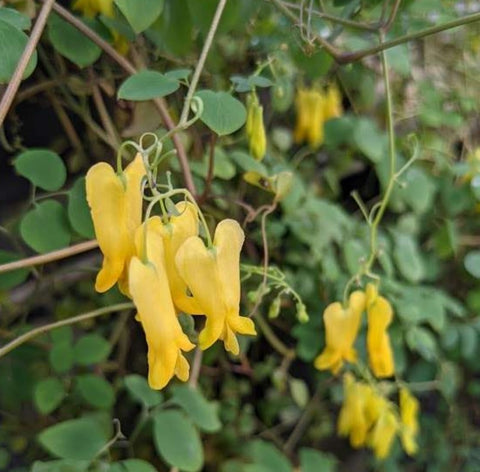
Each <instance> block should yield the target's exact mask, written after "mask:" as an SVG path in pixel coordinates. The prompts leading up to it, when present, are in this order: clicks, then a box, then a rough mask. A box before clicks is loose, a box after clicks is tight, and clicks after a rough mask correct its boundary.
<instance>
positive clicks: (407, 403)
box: [400, 388, 419, 456]
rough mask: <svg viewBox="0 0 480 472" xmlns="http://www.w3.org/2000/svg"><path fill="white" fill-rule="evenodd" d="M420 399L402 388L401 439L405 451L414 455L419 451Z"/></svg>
mask: <svg viewBox="0 0 480 472" xmlns="http://www.w3.org/2000/svg"><path fill="white" fill-rule="evenodd" d="M418 411H419V403H418V400H417V399H416V398H415V397H414V396H413V395H412V394H411V393H410V391H409V390H407V389H406V388H401V389H400V419H401V422H402V425H401V436H400V437H401V440H402V445H403V448H404V449H405V452H406V453H407V454H408V455H410V456H412V455H414V454H415V453H416V452H417V449H418V446H417V441H416V436H417V433H418Z"/></svg>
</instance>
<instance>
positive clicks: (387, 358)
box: [366, 284, 395, 377]
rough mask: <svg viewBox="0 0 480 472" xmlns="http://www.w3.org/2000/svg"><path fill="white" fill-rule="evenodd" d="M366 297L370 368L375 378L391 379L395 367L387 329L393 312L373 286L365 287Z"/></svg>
mask: <svg viewBox="0 0 480 472" xmlns="http://www.w3.org/2000/svg"><path fill="white" fill-rule="evenodd" d="M366 296H367V302H366V303H367V318H368V331H367V349H368V357H369V360H370V367H371V369H372V371H373V373H374V374H375V375H376V376H377V377H391V376H392V375H393V374H394V372H395V366H394V361H393V352H392V347H391V344H390V337H389V335H388V332H387V329H388V326H389V325H390V323H391V322H392V318H393V310H392V307H391V305H390V303H389V302H388V300H387V299H386V298H384V297H382V296H380V295H379V294H378V291H377V288H376V287H375V286H374V285H373V284H368V285H367V290H366Z"/></svg>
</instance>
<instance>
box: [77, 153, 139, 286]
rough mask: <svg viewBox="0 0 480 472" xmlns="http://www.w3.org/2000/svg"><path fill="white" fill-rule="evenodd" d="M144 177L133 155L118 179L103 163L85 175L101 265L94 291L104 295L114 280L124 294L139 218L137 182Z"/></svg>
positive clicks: (137, 158)
mask: <svg viewBox="0 0 480 472" xmlns="http://www.w3.org/2000/svg"><path fill="white" fill-rule="evenodd" d="M144 175H145V167H144V165H143V161H142V157H141V155H140V154H137V156H136V157H135V159H134V160H133V161H132V162H131V163H130V164H129V165H128V166H127V168H126V169H125V171H124V172H123V175H122V176H119V175H117V174H116V173H115V171H114V170H113V168H112V167H111V166H110V165H109V164H107V163H106V162H99V163H98V164H95V165H94V166H93V167H91V168H90V170H89V171H88V172H87V175H86V191H87V201H88V205H89V206H90V212H91V214H92V220H93V226H94V228H95V235H96V237H97V241H98V245H99V246H100V250H101V251H102V254H103V265H102V268H101V270H100V272H99V273H98V275H97V279H96V282H95V290H97V292H105V291H107V290H108V289H110V288H112V287H113V286H114V285H115V283H116V282H117V281H118V282H119V285H120V289H121V290H122V291H123V292H124V293H127V292H128V283H127V274H128V263H129V261H130V258H131V257H132V255H133V254H134V234H135V230H136V229H137V227H138V226H139V225H140V223H141V219H142V193H141V189H140V185H141V181H142V178H143V176H144Z"/></svg>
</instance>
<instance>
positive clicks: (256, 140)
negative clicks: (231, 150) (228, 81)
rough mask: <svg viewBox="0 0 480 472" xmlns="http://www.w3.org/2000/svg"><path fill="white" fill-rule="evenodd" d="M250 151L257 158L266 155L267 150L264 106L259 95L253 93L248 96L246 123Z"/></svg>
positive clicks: (259, 159)
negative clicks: (259, 99) (259, 100)
mask: <svg viewBox="0 0 480 472" xmlns="http://www.w3.org/2000/svg"><path fill="white" fill-rule="evenodd" d="M245 129H246V132H247V138H248V142H249V146H250V153H251V154H252V156H253V157H254V158H255V159H256V160H257V161H261V160H262V159H263V158H264V157H265V152H266V150H267V137H266V134H265V125H264V124H263V107H262V106H261V105H260V104H259V102H258V98H257V96H256V95H255V94H254V93H252V94H250V95H249V96H248V98H247V121H246V123H245Z"/></svg>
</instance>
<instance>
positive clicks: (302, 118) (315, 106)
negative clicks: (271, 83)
mask: <svg viewBox="0 0 480 472" xmlns="http://www.w3.org/2000/svg"><path fill="white" fill-rule="evenodd" d="M324 101H325V98H324V96H323V93H322V92H321V91H320V90H318V89H315V88H314V89H303V88H301V89H299V90H298V92H297V97H296V99H295V106H296V110H297V123H296V126H295V131H294V139H295V142H296V143H301V142H302V141H307V142H308V143H309V145H310V147H311V148H312V149H317V148H318V147H319V146H320V145H321V144H322V143H323V138H324V133H323V124H324V121H325V117H324Z"/></svg>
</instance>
